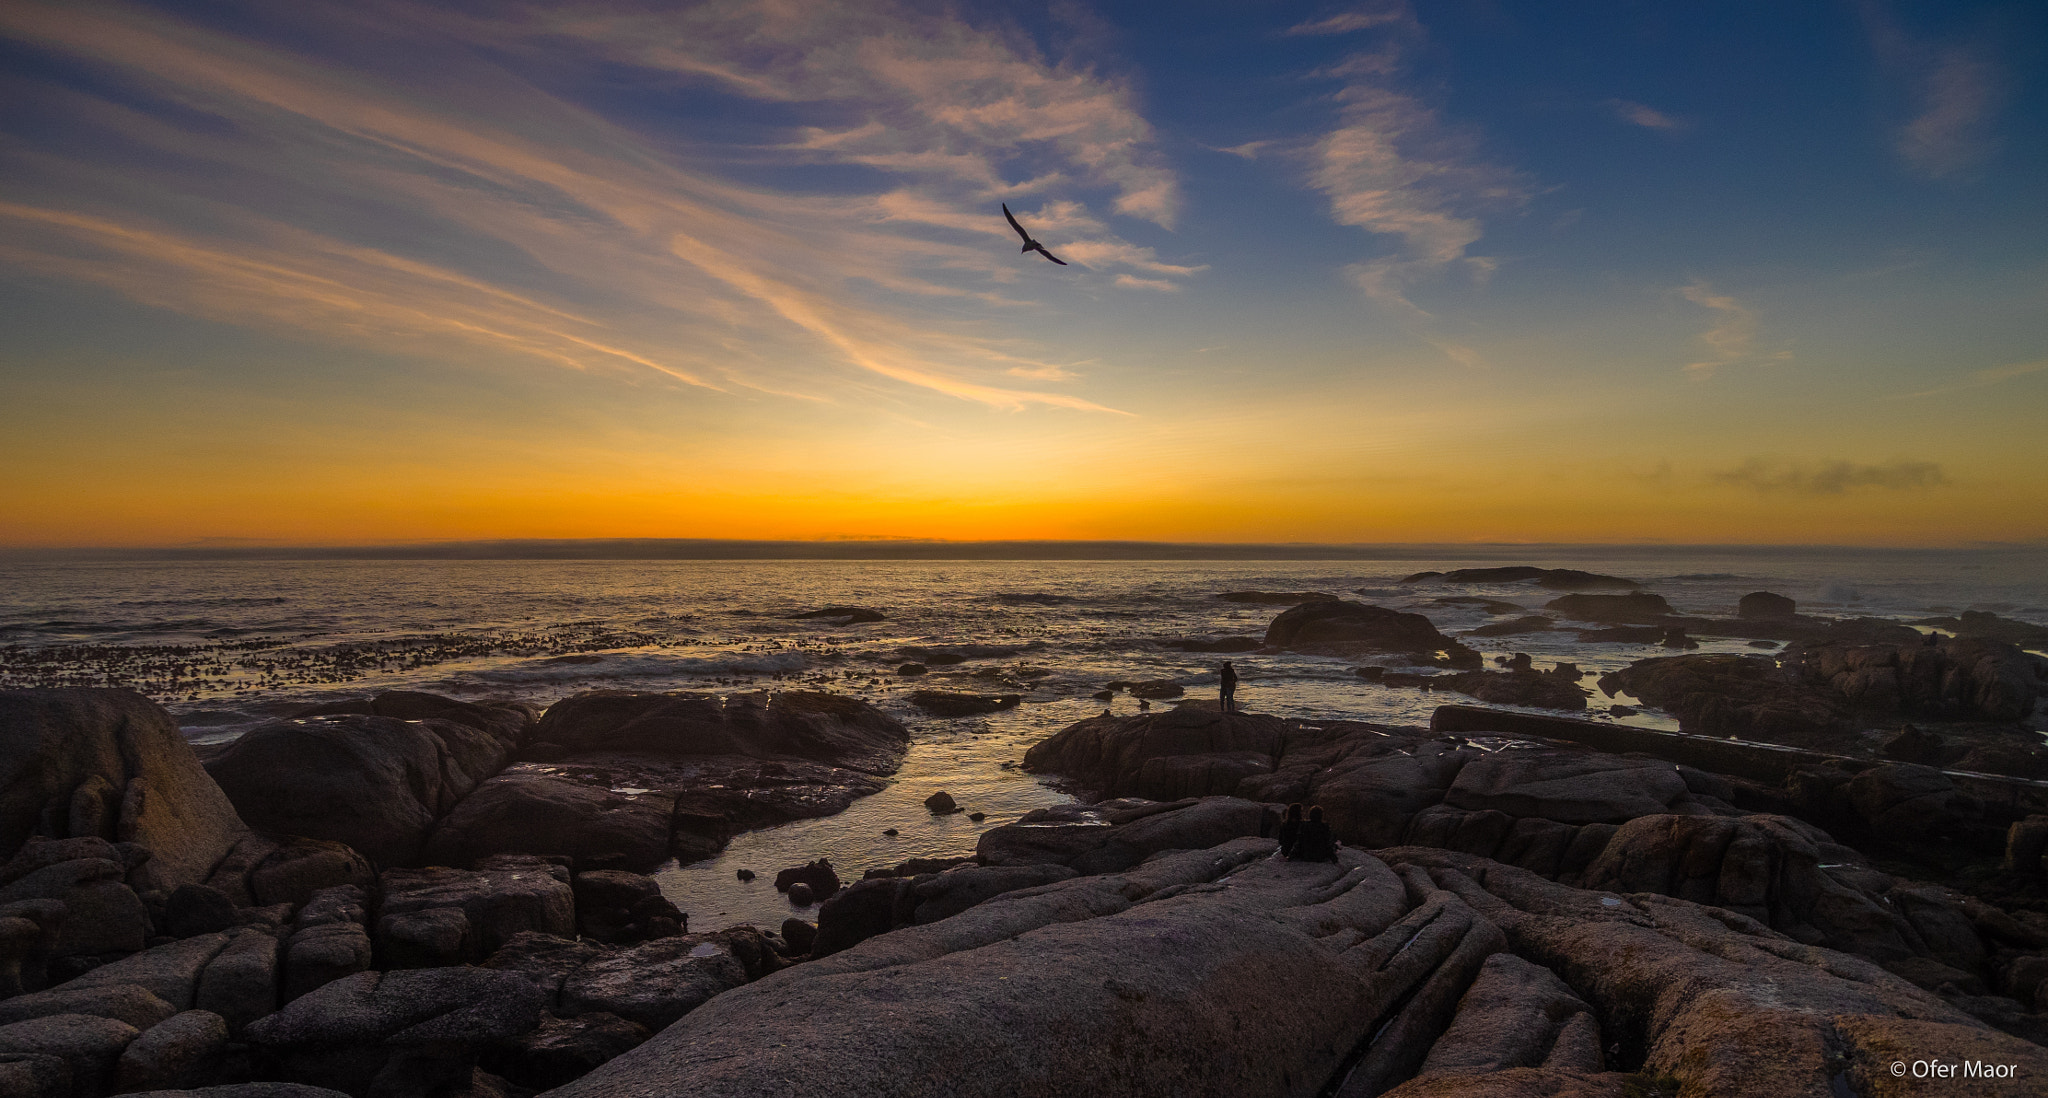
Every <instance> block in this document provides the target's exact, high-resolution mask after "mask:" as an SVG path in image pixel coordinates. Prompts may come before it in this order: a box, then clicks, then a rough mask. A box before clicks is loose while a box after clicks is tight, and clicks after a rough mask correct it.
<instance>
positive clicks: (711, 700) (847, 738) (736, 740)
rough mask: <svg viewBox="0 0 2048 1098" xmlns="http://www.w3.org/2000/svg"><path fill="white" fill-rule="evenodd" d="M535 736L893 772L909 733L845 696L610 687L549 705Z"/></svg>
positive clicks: (579, 747)
mask: <svg viewBox="0 0 2048 1098" xmlns="http://www.w3.org/2000/svg"><path fill="white" fill-rule="evenodd" d="M534 738H535V739H536V740H544V741H546V742H548V743H554V744H560V745H562V746H563V747H565V748H567V749H568V750H569V751H570V752H571V753H584V752H594V751H630V752H648V753H654V754H664V755H746V756H750V757H753V758H760V759H768V758H793V759H808V760H811V761H814V762H827V763H831V764H833V765H835V766H845V767H849V768H852V769H857V770H870V771H872V772H875V773H889V772H890V771H893V770H894V769H895V768H896V764H897V761H898V760H899V759H901V757H902V755H903V752H904V750H905V748H906V747H907V746H908V744H909V742H910V732H909V730H908V729H906V728H904V727H903V725H902V723H901V722H899V721H897V720H896V719H895V718H893V717H890V716H889V715H888V714H886V713H883V712H882V711H881V710H879V709H876V708H875V707H874V706H871V705H869V704H867V703H866V702H863V701H861V700H859V699H857V698H849V697H845V696H842V695H839V694H825V693H819V692H816V691H809V690H785V691H777V692H773V693H769V692H756V693H748V694H732V695H728V696H726V697H723V698H721V697H720V696H719V695H716V694H694V693H674V694H636V693H629V692H625V691H613V690H603V691H595V692H592V693H588V694H578V695H576V696H575V697H572V698H566V699H564V700H562V701H559V702H556V703H555V704H554V705H552V706H550V707H549V708H548V711H547V713H546V715H545V716H543V717H542V718H541V721H540V725H539V727H537V728H536V729H535V730H534Z"/></svg>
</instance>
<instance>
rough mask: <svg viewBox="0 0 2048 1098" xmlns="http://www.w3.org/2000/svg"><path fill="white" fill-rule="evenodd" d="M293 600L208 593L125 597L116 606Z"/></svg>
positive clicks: (254, 603)
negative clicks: (200, 594) (187, 595)
mask: <svg viewBox="0 0 2048 1098" xmlns="http://www.w3.org/2000/svg"><path fill="white" fill-rule="evenodd" d="M290 601H291V600H290V599H288V598H285V597H284V596H283V595H270V596H260V597H259V596H243V595H208V596H204V597H199V598H178V599H123V600H121V601H120V602H117V603H115V604H114V605H115V606H283V605H284V604H285V603H287V602H290Z"/></svg>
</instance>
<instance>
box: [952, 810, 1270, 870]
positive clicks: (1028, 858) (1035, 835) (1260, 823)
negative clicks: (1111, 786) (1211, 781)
mask: <svg viewBox="0 0 2048 1098" xmlns="http://www.w3.org/2000/svg"><path fill="white" fill-rule="evenodd" d="M1271 822H1272V820H1271V819H1270V817H1269V812H1268V809H1267V808H1266V806H1264V805H1262V804H1259V803H1257V802H1254V801H1247V800H1243V799H1241V798H1237V797H1204V798H1201V799H1190V800H1183V801H1175V802H1171V803H1167V804H1157V803H1153V802H1148V801H1136V800H1127V801H1108V802H1104V803H1102V804H1098V805H1094V806H1089V807H1083V806H1079V805H1059V806H1056V807H1053V808H1041V809H1035V810H1033V811H1031V812H1028V813H1025V814H1024V815H1023V816H1022V817H1020V818H1019V819H1018V820H1017V822H1015V823H1010V824H1004V825H1002V826H1001V827H992V828H989V829H988V830H987V831H984V832H982V833H981V838H980V839H979V840H977V842H976V844H975V852H976V853H977V854H978V855H979V856H980V858H981V860H982V861H983V862H985V863H986V864H988V865H992V866H1018V865H1063V866H1068V867H1070V868H1072V869H1074V870H1076V871H1077V872H1080V873H1113V872H1116V871H1119V870H1123V869H1128V868H1130V867H1131V866H1134V865H1137V864H1138V863H1140V862H1142V861H1144V860H1145V859H1146V858H1149V857H1151V856H1152V855H1154V854H1157V853H1159V852H1161V851H1166V850H1201V849H1206V848H1208V847H1211V846H1215V845H1217V844H1219V843H1225V842H1228V841H1230V840H1231V839H1233V838H1236V837H1238V836H1241V835H1253V836H1255V835H1258V834H1259V833H1260V832H1261V831H1263V830H1265V829H1266V828H1267V826H1268V825H1269V824H1270V823H1271Z"/></svg>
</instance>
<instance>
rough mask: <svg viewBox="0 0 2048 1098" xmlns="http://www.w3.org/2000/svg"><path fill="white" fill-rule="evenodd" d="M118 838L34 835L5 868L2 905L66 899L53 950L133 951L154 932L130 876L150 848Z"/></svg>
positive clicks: (52, 952)
mask: <svg viewBox="0 0 2048 1098" xmlns="http://www.w3.org/2000/svg"><path fill="white" fill-rule="evenodd" d="M121 847H125V848H126V849H121V848H117V847H116V845H115V844H113V843H109V842H107V841H106V840H105V839H101V838H98V837H96V836H88V837H81V838H75V839H59V840H54V841H53V840H43V839H32V840H30V841H29V842H28V843H27V844H26V845H24V846H23V847H22V848H21V850H20V851H19V852H17V853H16V854H15V856H14V857H13V858H12V859H11V860H9V861H8V863H7V865H6V866H5V867H4V868H0V905H12V904H17V903H39V902H40V903H50V902H55V903H59V904H62V905H63V917H62V919H61V921H60V922H59V923H58V925H57V927H56V930H55V934H54V940H53V941H51V942H50V944H49V946H48V948H47V953H48V954H49V955H50V956H57V957H66V956H75V955H80V954H104V953H132V952H134V951H135V950H138V949H141V948H142V945H143V941H144V940H145V939H146V938H148V937H149V934H150V930H151V920H150V917H149V911H148V908H147V907H145V906H144V904H143V902H142V899H141V897H140V896H138V895H136V893H135V890H134V889H132V888H130V887H129V886H128V884H127V883H126V879H127V878H128V877H129V876H130V875H131V874H132V873H133V872H134V871H135V869H136V867H137V866H138V865H142V864H147V863H146V862H144V861H143V860H142V859H143V858H146V857H147V851H144V850H142V848H140V847H137V846H133V845H132V844H125V843H124V844H121Z"/></svg>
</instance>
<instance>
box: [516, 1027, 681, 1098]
mask: <svg viewBox="0 0 2048 1098" xmlns="http://www.w3.org/2000/svg"><path fill="white" fill-rule="evenodd" d="M652 1035H653V1034H652V1031H650V1030H649V1029H648V1028H647V1027H646V1026H643V1025H641V1024H640V1023H638V1022H635V1021H630V1020H628V1019H625V1018H621V1017H619V1016H618V1015H616V1014H607V1013H605V1012H603V1011H592V1012H590V1013H588V1014H579V1015H577V1016H576V1017H574V1018H556V1017H553V1016H552V1015H550V1016H548V1017H545V1018H542V1019H541V1023H540V1025H539V1026H538V1027H536V1028H535V1029H534V1030H533V1031H532V1032H530V1033H525V1034H521V1035H520V1036H518V1037H515V1038H512V1040H511V1041H509V1042H506V1043H504V1044H502V1045H501V1046H500V1047H499V1049H498V1050H497V1051H496V1054H495V1055H494V1056H492V1057H491V1058H490V1059H488V1060H487V1061H486V1066H488V1067H489V1068H490V1069H491V1070H493V1071H496V1072H498V1073H499V1074H501V1075H503V1076H504V1077H505V1078H506V1079H507V1080H509V1081H511V1082H513V1083H517V1084H519V1085H520V1086H525V1087H532V1088H535V1089H539V1090H545V1089H548V1088H551V1087H558V1086H561V1085H562V1084H564V1083H567V1082H569V1081H570V1080H572V1079H576V1078H578V1077H580V1076H584V1075H588V1074H590V1073H591V1072H592V1071H594V1070H595V1069H597V1068H598V1067H599V1066H600V1065H602V1064H604V1063H606V1062H608V1061H610V1060H612V1059H613V1058H615V1057H617V1056H619V1055H620V1054H621V1053H624V1052H628V1051H631V1050H632V1049H634V1048H636V1047H638V1046H639V1045H640V1043H641V1042H643V1041H645V1040H647V1038H648V1037H650V1036H652Z"/></svg>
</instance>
